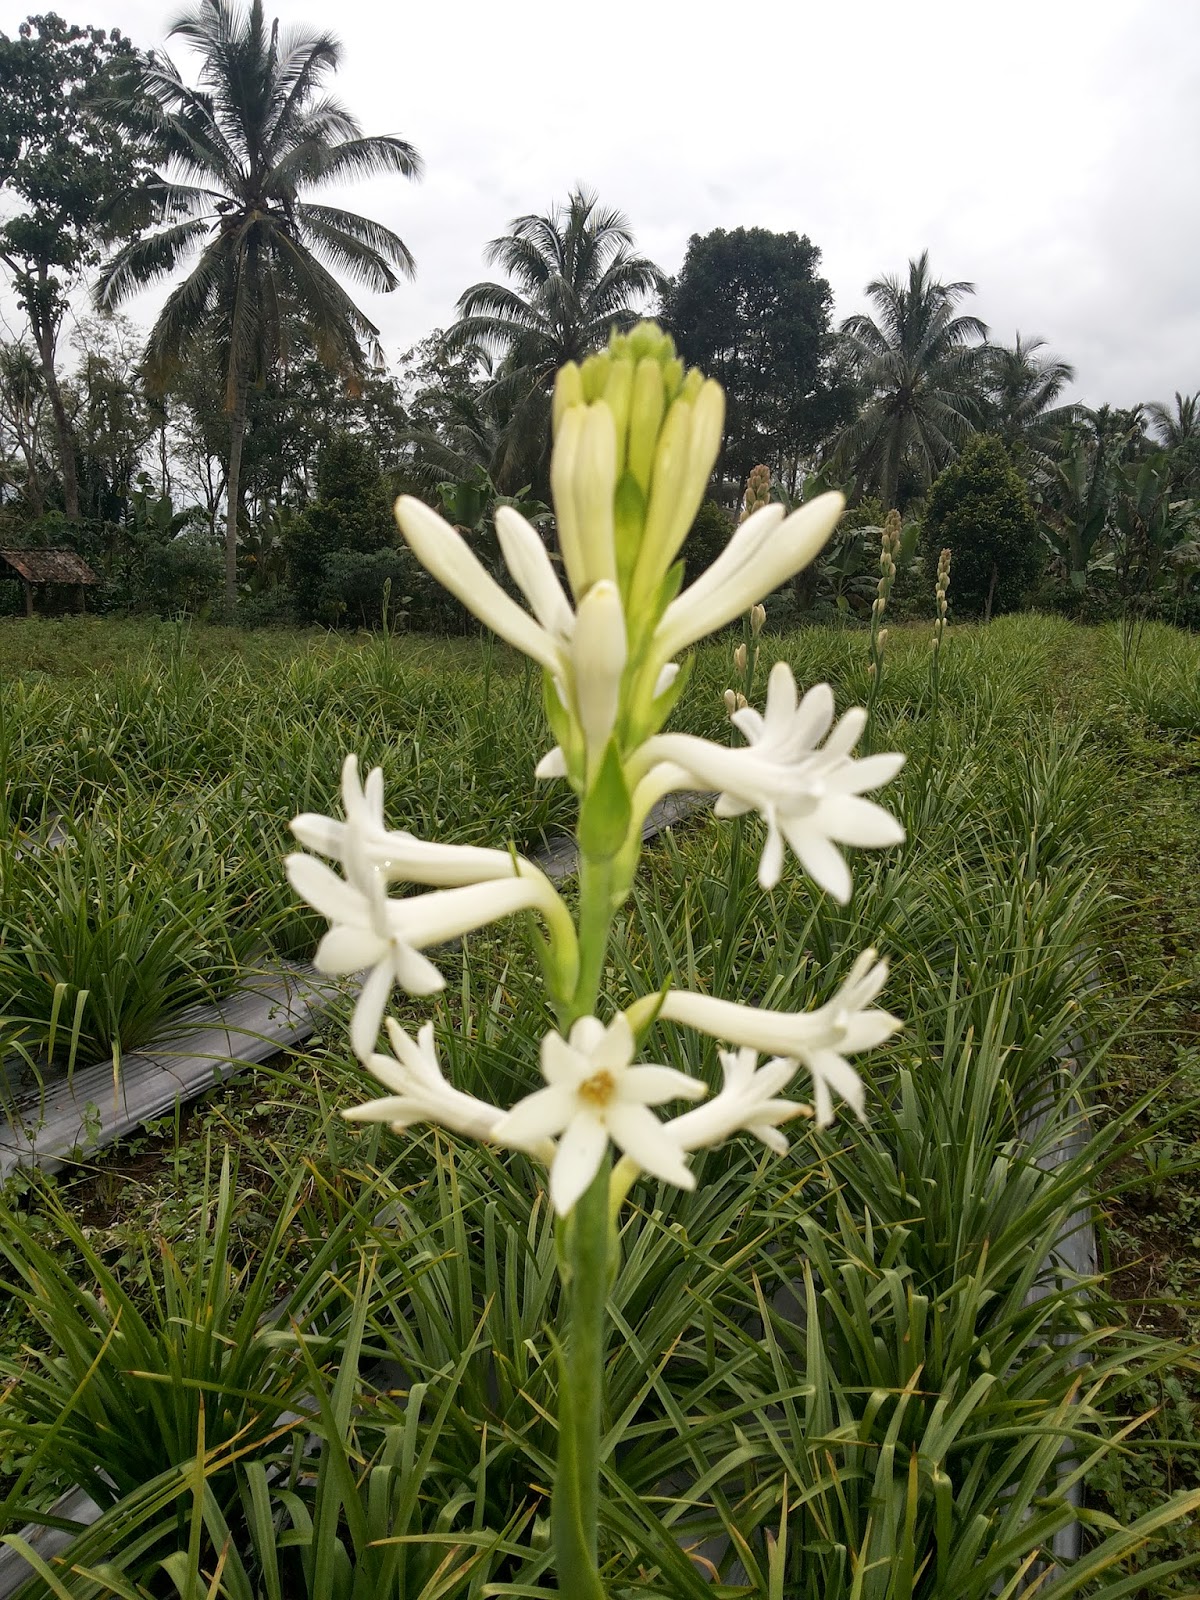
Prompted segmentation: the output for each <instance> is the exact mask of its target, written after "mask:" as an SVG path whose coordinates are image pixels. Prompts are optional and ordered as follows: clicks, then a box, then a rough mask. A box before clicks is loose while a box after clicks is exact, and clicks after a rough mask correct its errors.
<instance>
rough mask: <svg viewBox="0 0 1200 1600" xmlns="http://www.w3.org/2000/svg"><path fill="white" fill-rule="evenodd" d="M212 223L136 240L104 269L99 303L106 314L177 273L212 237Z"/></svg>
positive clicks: (201, 220) (198, 221) (200, 221)
mask: <svg viewBox="0 0 1200 1600" xmlns="http://www.w3.org/2000/svg"><path fill="white" fill-rule="evenodd" d="M210 225H211V223H210V219H209V218H206V217H194V218H192V219H191V220H189V221H187V222H178V223H176V224H175V225H174V227H170V228H164V229H163V230H162V231H161V232H160V233H154V234H151V235H150V236H149V237H148V238H145V239H135V240H134V241H133V242H132V243H131V244H128V245H126V246H125V248H124V249H123V250H119V251H118V252H117V254H116V255H115V256H114V257H113V258H112V260H111V261H108V262H106V263H105V265H104V266H103V267H102V268H101V271H100V277H99V279H98V281H97V283H96V288H95V301H96V304H97V306H99V307H100V309H101V310H103V311H113V310H115V309H116V307H117V306H119V305H120V304H121V303H122V301H125V300H128V299H129V297H130V295H133V294H136V293H137V291H138V290H139V289H144V288H145V287H146V285H147V284H149V283H153V282H154V280H155V279H156V278H160V277H162V276H163V275H164V274H166V273H169V272H174V271H175V269H176V267H177V266H178V265H179V263H180V262H181V261H182V260H183V259H184V257H185V256H186V255H187V254H188V253H189V251H190V250H191V249H192V247H193V246H194V245H195V244H196V243H197V242H198V241H199V240H200V239H201V238H202V237H203V235H204V234H206V233H208V231H209V228H210Z"/></svg>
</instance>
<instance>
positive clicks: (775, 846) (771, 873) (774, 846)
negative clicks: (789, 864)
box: [758, 813, 783, 889]
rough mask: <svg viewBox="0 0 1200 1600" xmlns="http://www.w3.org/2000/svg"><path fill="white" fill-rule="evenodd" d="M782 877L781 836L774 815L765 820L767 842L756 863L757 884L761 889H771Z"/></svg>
mask: <svg viewBox="0 0 1200 1600" xmlns="http://www.w3.org/2000/svg"><path fill="white" fill-rule="evenodd" d="M782 877H783V835H782V834H781V833H780V831H779V824H778V822H777V821H776V820H775V816H774V813H772V814H771V816H769V817H768V819H767V842H766V844H765V845H764V846H763V853H762V859H761V860H760V861H759V863H758V882H759V885H760V887H761V888H763V889H773V888H774V887H775V885H776V884H777V883H778V882H779V880H780V878H782Z"/></svg>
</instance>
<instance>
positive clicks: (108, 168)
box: [0, 13, 136, 521]
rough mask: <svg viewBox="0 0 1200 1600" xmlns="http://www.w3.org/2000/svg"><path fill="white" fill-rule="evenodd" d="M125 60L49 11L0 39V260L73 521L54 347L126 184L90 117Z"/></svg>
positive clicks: (104, 127)
mask: <svg viewBox="0 0 1200 1600" xmlns="http://www.w3.org/2000/svg"><path fill="white" fill-rule="evenodd" d="M134 59H135V57H134V51H133V47H132V46H131V44H130V43H129V41H128V40H127V39H126V38H124V37H123V36H122V34H121V33H120V32H118V31H117V30H116V29H114V30H113V31H112V32H111V33H106V32H105V30H104V29H103V28H78V27H72V26H70V25H69V24H68V23H66V22H64V21H63V20H62V18H61V17H58V16H55V15H54V14H53V13H50V14H48V15H46V16H37V17H30V18H29V20H28V21H27V22H23V23H22V24H21V27H20V28H19V30H18V34H17V37H16V38H15V39H10V38H8V37H7V36H6V35H4V34H0V187H2V188H3V190H4V193H5V195H6V197H7V198H8V199H9V200H10V201H15V204H16V209H15V213H14V214H13V215H11V216H9V217H8V219H7V220H6V221H5V222H3V223H0V261H2V262H3V263H4V266H5V267H6V268H7V270H8V274H9V278H10V281H11V283H12V286H13V290H14V292H15V294H16V298H17V302H18V304H19V305H20V307H21V309H22V310H23V311H24V313H25V315H26V317H27V318H28V320H29V331H30V333H31V334H32V336H33V343H34V347H35V349H36V350H37V355H38V360H39V362H40V364H41V369H42V380H43V382H44V384H45V389H46V397H47V399H48V401H49V404H50V412H51V415H52V417H53V420H54V434H55V441H56V444H57V453H58V463H59V471H60V473H61V475H62V487H63V505H64V508H65V510H66V513H67V516H68V517H70V518H71V519H72V520H73V521H74V520H77V519H78V517H79V481H78V474H77V470H76V462H75V437H74V432H73V430H72V427H71V421H70V417H69V415H68V412H67V407H66V404H65V402H64V400H63V395H62V390H61V388H60V385H59V381H58V369H57V364H56V358H57V354H58V340H59V333H60V331H61V329H62V322H63V317H64V315H65V314H66V310H67V305H68V301H69V298H70V294H71V291H72V289H74V288H75V287H77V286H78V284H79V282H80V281H81V278H82V275H83V274H84V272H85V271H87V269H89V268H90V267H92V266H94V265H95V263H96V262H97V261H98V260H99V258H100V225H101V220H102V218H104V217H105V216H109V217H111V216H112V214H113V206H112V200H113V197H114V196H120V195H122V194H125V193H127V192H128V191H129V189H130V187H131V185H132V184H133V182H134V175H135V172H136V166H135V150H134V147H132V146H131V145H130V144H129V143H128V142H127V141H126V140H123V139H122V138H121V137H120V134H119V132H118V131H117V130H116V129H115V128H113V127H111V126H110V125H108V124H107V123H106V122H104V121H102V120H100V119H98V118H97V117H96V116H95V115H94V114H93V110H94V107H95V105H96V103H97V101H98V100H99V99H100V98H101V97H102V96H103V95H104V94H106V93H108V92H110V91H111V89H112V85H113V83H114V81H115V79H116V78H117V76H118V75H120V74H121V73H123V72H124V71H126V70H127V69H128V67H129V65H130V63H131V62H132V61H133V60H134Z"/></svg>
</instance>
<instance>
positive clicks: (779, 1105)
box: [666, 1048, 813, 1156]
mask: <svg viewBox="0 0 1200 1600" xmlns="http://www.w3.org/2000/svg"><path fill="white" fill-rule="evenodd" d="M717 1054H718V1055H719V1057H720V1059H721V1070H722V1072H723V1073H724V1075H725V1082H724V1084H723V1085H722V1088H721V1092H720V1093H719V1094H717V1095H715V1096H714V1097H713V1098H712V1099H711V1100H708V1101H706V1102H705V1103H704V1105H702V1106H697V1107H696V1109H695V1110H694V1111H685V1112H684V1113H683V1115H682V1116H681V1117H674V1118H673V1119H672V1120H671V1121H670V1122H668V1123H667V1124H666V1131H667V1133H669V1134H670V1136H671V1137H672V1138H673V1139H674V1140H675V1142H676V1144H678V1146H679V1148H680V1149H681V1150H700V1149H704V1148H706V1147H707V1146H709V1145H715V1144H723V1143H724V1142H725V1140H726V1139H728V1138H730V1137H732V1135H733V1134H735V1133H739V1132H741V1131H742V1130H743V1129H745V1131H746V1132H747V1133H752V1134H753V1135H754V1137H755V1138H756V1139H761V1140H762V1142H763V1144H765V1145H766V1146H767V1148H768V1149H769V1150H773V1151H774V1152H775V1154H776V1155H780V1156H781V1155H785V1154H786V1153H787V1148H788V1142H787V1140H786V1139H785V1138H784V1136H783V1134H782V1133H780V1131H779V1124H780V1123H781V1122H791V1121H792V1119H793V1118H795V1117H811V1116H812V1114H813V1113H812V1107H811V1106H807V1105H801V1104H800V1103H799V1102H797V1101H795V1100H780V1099H778V1098H777V1096H778V1094H779V1091H780V1090H781V1089H783V1088H786V1086H787V1085H788V1084H789V1083H790V1082H791V1080H792V1079H793V1078H794V1077H795V1076H796V1072H797V1070H798V1067H799V1063H798V1062H796V1061H794V1060H792V1059H790V1058H789V1057H786V1056H773V1057H772V1058H771V1060H769V1061H764V1062H763V1064H762V1066H761V1067H759V1066H757V1062H758V1051H757V1050H751V1049H748V1048H744V1049H741V1050H719V1051H718V1052H717Z"/></svg>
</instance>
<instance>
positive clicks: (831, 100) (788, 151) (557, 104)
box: [0, 0, 1200, 405]
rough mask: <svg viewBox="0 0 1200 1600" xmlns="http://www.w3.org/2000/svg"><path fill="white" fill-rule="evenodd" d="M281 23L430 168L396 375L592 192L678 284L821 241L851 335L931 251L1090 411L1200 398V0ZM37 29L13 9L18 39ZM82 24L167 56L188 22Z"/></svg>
mask: <svg viewBox="0 0 1200 1600" xmlns="http://www.w3.org/2000/svg"><path fill="white" fill-rule="evenodd" d="M46 4H47V5H48V4H49V0H46ZM266 8H267V13H268V16H272V15H278V16H279V17H280V18H281V20H282V21H283V22H284V23H285V24H292V23H296V24H305V25H308V26H312V27H319V26H327V27H332V28H333V29H334V30H335V31H336V32H337V34H338V35H339V37H340V38H341V40H342V43H343V46H344V58H343V66H342V69H341V71H340V72H339V74H338V76H337V79H336V82H335V87H336V92H337V93H338V94H339V95H340V96H341V98H342V99H343V100H344V101H345V102H346V103H347V104H348V105H349V107H350V108H351V109H352V110H353V111H354V113H355V114H356V115H357V116H358V118H359V119H360V121H361V122H362V124H363V127H364V130H365V131H366V132H368V133H396V134H399V135H401V136H402V137H404V138H406V139H408V140H409V141H410V142H411V143H413V144H414V145H415V146H416V147H417V149H418V150H419V151H420V153H421V155H422V157H423V159H424V162H425V177H424V179H423V181H422V182H420V183H419V184H413V183H408V182H406V181H405V180H404V179H401V178H388V179H386V180H383V181H376V182H373V183H369V184H363V185H360V186H358V187H356V188H355V189H354V190H352V191H347V192H346V197H345V200H344V203H345V204H347V205H352V206H353V207H355V208H356V209H358V210H361V211H363V212H365V213H366V214H368V215H370V216H372V217H375V218H377V219H378V220H379V221H382V222H385V223H387V224H388V225H389V226H390V227H392V228H394V229H395V230H396V231H397V232H398V233H399V234H400V235H401V237H402V238H403V239H404V240H405V242H406V243H407V244H408V246H409V248H410V249H411V250H412V252H413V254H414V255H415V257H416V260H417V277H416V281H415V282H414V283H412V284H405V285H403V286H402V287H401V288H400V289H398V290H397V291H396V293H395V294H392V295H383V296H365V295H361V296H360V303H361V304H362V305H363V307H364V309H365V310H366V311H367V312H368V314H369V315H370V316H371V317H372V318H373V320H374V321H375V322H377V323H378V324H379V326H380V328H381V330H382V334H383V339H384V344H385V347H386V349H387V352H388V354H389V357H395V356H396V355H398V354H399V353H400V352H401V351H402V350H404V349H405V348H407V347H408V346H410V345H411V344H413V343H415V342H416V341H417V340H418V339H419V338H422V337H423V336H424V335H425V334H426V333H428V332H429V331H430V330H431V329H432V328H434V327H438V326H445V325H446V324H447V323H448V322H450V321H452V320H453V316H454V303H455V301H456V299H457V298H458V296H459V295H460V294H461V292H462V291H463V289H464V288H465V287H466V286H467V285H468V284H470V283H473V282H475V281H477V280H478V279H480V278H483V277H487V276H489V275H490V273H489V270H488V269H486V268H485V266H484V263H483V258H482V251H483V246H484V244H485V242H486V241H487V240H488V239H491V238H493V237H494V236H495V235H497V234H499V233H502V232H503V231H504V230H505V227H506V225H507V223H508V222H509V220H510V219H511V218H512V217H514V216H516V215H518V214H520V213H523V212H529V211H544V210H546V209H548V208H549V206H550V205H551V204H552V203H553V202H555V201H560V200H562V199H563V198H564V197H565V196H566V194H567V192H568V190H569V189H570V187H571V186H572V185H573V184H575V183H583V184H586V185H588V186H590V187H592V188H594V189H596V190H597V191H598V192H599V194H600V196H601V198H602V199H603V200H604V201H605V202H606V203H608V204H610V205H615V206H618V207H620V208H621V209H622V210H623V211H625V212H626V214H627V215H628V217H629V219H630V221H631V223H632V225H633V227H634V230H635V232H636V235H637V241H638V245H639V247H640V249H641V250H642V251H643V252H644V253H645V254H647V255H649V256H650V257H651V258H652V259H653V260H655V261H657V262H658V263H659V265H660V266H662V267H663V268H664V269H665V270H666V271H667V272H674V271H676V270H677V269H678V267H679V265H680V263H681V261H682V259H683V255H684V251H685V249H686V246H687V240H688V237H689V236H690V235H691V234H693V233H705V232H707V231H708V230H709V229H712V228H717V227H723V228H736V227H739V226H746V227H753V226H759V227H765V228H772V229H777V230H780V231H786V230H789V229H794V230H795V231H796V232H798V233H806V234H808V236H809V238H810V239H811V240H812V241H813V243H814V244H816V245H818V246H819V247H820V249H821V251H822V255H823V270H824V272H825V275H826V276H827V277H828V279H829V281H830V283H831V284H832V287H833V291H834V301H835V317H836V318H837V319H838V320H840V319H841V318H842V317H844V316H847V315H848V314H849V313H850V312H852V311H855V310H858V309H862V308H863V307H864V306H865V300H864V296H863V287H864V285H865V284H866V283H867V282H868V281H869V280H870V279H872V278H874V277H877V276H879V275H881V274H884V273H902V272H903V271H904V270H905V265H906V262H907V260H908V258H909V257H910V256H911V255H914V254H916V253H917V252H919V251H920V250H922V249H923V248H925V247H928V248H929V251H930V258H931V263H932V267H933V270H934V273H935V275H936V276H937V277H939V278H941V279H942V280H943V281H949V280H954V279H967V280H970V281H973V282H974V283H975V285H976V288H977V294H976V296H975V299H974V303H973V305H971V306H970V309H972V310H973V311H975V312H976V313H977V314H978V315H979V316H981V317H982V318H983V319H984V320H985V321H986V322H987V323H988V324H989V326H990V328H991V332H992V337H993V338H994V339H997V340H1003V341H1005V342H1011V340H1012V338H1013V336H1014V334H1015V332H1016V330H1017V329H1020V331H1021V332H1022V334H1025V335H1026V336H1029V335H1033V334H1040V335H1042V336H1044V337H1045V338H1046V339H1048V340H1049V341H1050V345H1051V347H1052V349H1053V351H1054V352H1055V353H1056V354H1058V355H1060V356H1062V357H1063V358H1065V359H1066V360H1069V361H1071V362H1073V363H1074V365H1075V367H1076V369H1077V373H1078V381H1077V384H1076V387H1075V390H1074V393H1073V396H1072V397H1073V398H1081V399H1083V400H1084V401H1086V402H1088V403H1090V404H1099V403H1100V402H1101V401H1104V400H1108V401H1111V402H1113V403H1115V404H1118V405H1131V404H1133V403H1134V402H1136V401H1139V400H1148V399H1161V400H1167V399H1169V398H1170V397H1171V395H1172V394H1173V392H1174V391H1175V390H1176V389H1179V390H1182V391H1184V392H1185V393H1188V392H1191V391H1194V390H1196V389H1200V0H1121V3H1117V0H826V3H825V4H822V5H816V4H810V3H808V0H737V3H735V4H730V3H726V4H723V5H719V6H718V5H712V4H710V3H707V0H699V3H697V0H691V3H687V4H684V3H680V0H675V3H670V4H668V3H665V0H611V3H610V4H608V5H596V4H593V5H591V6H585V5H578V4H570V3H568V0H516V3H515V4H514V3H510V4H508V5H503V4H498V3H497V0H421V3H418V4H414V5H396V4H385V3H383V0H376V3H373V4H366V3H363V0H343V3H342V4H341V5H338V6H333V5H329V4H328V3H325V4H318V3H315V0H266ZM32 9H34V6H33V4H31V3H29V0H26V3H23V4H20V5H17V4H13V3H12V0H0V28H2V29H3V30H4V31H5V32H7V33H12V32H13V31H14V30H15V28H16V26H17V25H18V24H19V22H20V21H21V19H22V17H23V16H24V15H25V14H26V13H27V12H28V11H30V10H32ZM55 9H57V10H59V11H60V12H61V13H63V14H65V15H66V16H67V17H68V19H70V20H72V21H81V22H82V21H87V22H94V23H96V24H98V25H101V26H105V27H113V26H117V27H120V28H121V29H122V30H123V31H124V32H126V33H128V34H129V35H130V36H131V37H132V39H133V41H134V43H135V44H137V45H139V46H141V47H143V48H146V47H150V46H153V45H159V46H161V45H162V43H163V38H164V34H165V31H166V28H167V26H169V20H170V18H172V17H173V16H175V15H176V14H177V9H176V6H175V5H173V4H171V3H170V0H168V3H167V4H161V3H158V0H87V3H86V4H82V3H81V0H57V4H56V6H55ZM169 48H170V50H171V51H172V53H175V54H176V59H177V60H178V61H179V63H180V65H181V66H182V67H184V69H185V71H186V63H187V59H188V58H187V52H186V51H180V50H179V49H178V44H177V43H176V44H174V45H171V46H170V47H169ZM159 300H161V295H159V296H157V297H151V298H150V299H149V300H147V299H146V298H144V297H143V299H142V300H140V301H139V302H136V303H135V304H134V306H133V307H132V310H133V314H134V315H135V316H137V317H138V318H139V320H142V321H146V322H148V321H149V320H150V318H152V316H153V314H154V311H155V310H156V308H157V303H158V301H159ZM10 320H11V317H10Z"/></svg>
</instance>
